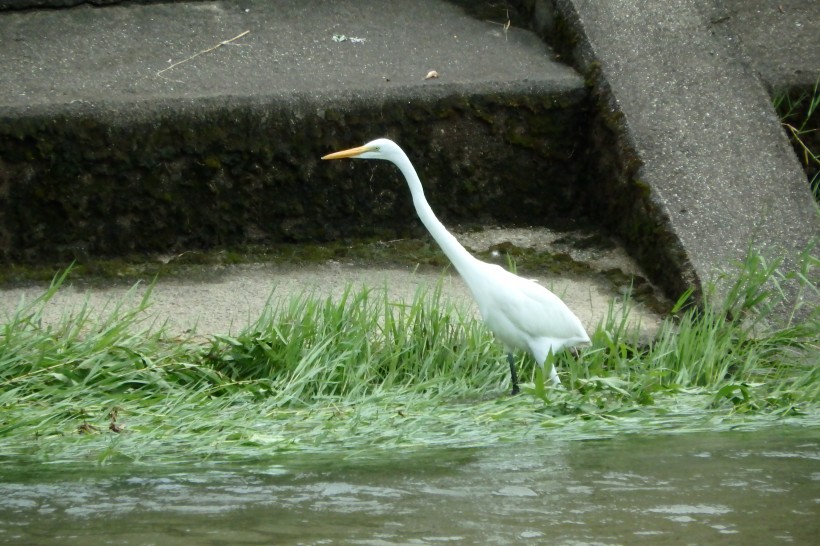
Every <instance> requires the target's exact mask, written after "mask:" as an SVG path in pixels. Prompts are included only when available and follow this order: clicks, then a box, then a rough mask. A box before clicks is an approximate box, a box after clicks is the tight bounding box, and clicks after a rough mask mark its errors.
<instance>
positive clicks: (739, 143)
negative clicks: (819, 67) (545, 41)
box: [535, 0, 820, 294]
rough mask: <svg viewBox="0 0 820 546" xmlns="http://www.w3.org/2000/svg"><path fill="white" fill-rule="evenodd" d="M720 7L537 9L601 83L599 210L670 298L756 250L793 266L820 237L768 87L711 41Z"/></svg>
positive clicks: (735, 53) (726, 46)
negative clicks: (750, 248)
mask: <svg viewBox="0 0 820 546" xmlns="http://www.w3.org/2000/svg"><path fill="white" fill-rule="evenodd" d="M734 4H735V5H736V6H737V7H739V6H740V5H741V4H739V3H734ZM749 4H757V6H758V7H760V6H764V5H765V6H769V7H770V6H771V4H772V2H765V1H758V2H744V3H743V6H744V9H747V10H748V9H750V8H749ZM815 6H816V4H815ZM719 7H720V6H714V5H711V4H709V3H703V2H699V1H695V0H675V1H673V2H645V1H637V0H635V1H625V2H617V3H615V2H584V1H581V0H555V1H554V2H550V1H546V0H544V1H541V2H536V8H535V13H536V17H537V19H538V20H539V21H540V23H541V27H542V28H541V30H542V32H544V33H546V34H553V35H554V36H559V38H560V40H561V41H562V43H565V44H570V45H571V47H567V48H566V53H568V54H570V55H571V56H572V58H573V59H574V61H575V63H576V65H577V66H579V67H580V68H581V70H582V71H583V72H585V73H586V74H587V77H588V79H590V81H592V82H594V88H595V93H596V97H597V99H596V100H597V102H598V106H597V110H598V112H599V117H598V120H597V122H596V129H595V134H594V139H595V146H596V147H597V149H598V150H601V151H602V152H603V156H602V158H601V161H600V162H599V163H598V164H597V168H598V171H597V172H598V176H597V177H593V179H594V178H597V179H598V180H599V181H600V188H601V191H600V192H587V194H588V195H589V196H590V198H591V203H592V205H591V206H593V207H598V208H600V209H601V210H605V211H608V212H607V213H604V214H603V218H604V219H606V221H608V222H613V223H612V224H611V225H612V226H613V227H614V228H615V229H616V230H617V232H618V233H620V234H621V235H622V236H623V237H624V238H625V239H626V240H627V242H628V243H629V244H630V245H631V247H632V249H633V252H634V253H635V255H636V256H637V257H638V258H639V261H640V262H641V263H642V264H643V265H644V267H646V268H647V269H648V271H649V272H650V275H651V277H652V278H653V279H655V280H656V281H658V282H660V283H662V284H663V286H664V287H665V288H666V289H667V291H668V292H669V293H672V294H674V293H680V292H681V291H682V290H683V289H684V288H686V287H687V286H695V287H702V286H703V285H704V284H705V283H706V282H708V281H712V280H716V278H717V274H718V273H719V271H720V270H721V269H723V268H725V267H727V266H728V264H730V263H732V262H733V261H736V260H742V259H743V258H744V256H745V255H746V252H747V250H748V248H749V245H750V244H753V245H754V246H755V247H756V248H758V249H761V250H762V251H763V252H764V254H766V255H769V256H771V257H782V256H784V255H785V256H786V257H787V264H786V267H787V268H788V267H794V266H795V263H796V261H797V259H798V256H799V254H800V253H801V251H803V250H805V249H806V248H808V246H809V245H810V244H811V243H812V241H814V240H815V239H816V237H817V234H818V233H820V217H819V216H818V213H817V205H816V203H815V201H814V199H813V197H812V194H811V192H810V191H809V187H808V184H807V183H806V179H805V175H804V173H803V171H802V169H801V168H800V165H799V164H798V162H797V159H796V157H795V155H794V153H793V151H792V149H791V147H790V146H789V144H788V141H787V139H786V137H785V134H784V132H783V130H782V128H781V127H780V123H779V120H778V119H777V116H776V114H775V112H774V110H773V107H772V104H771V98H770V96H769V94H768V93H767V90H766V86H765V85H764V84H763V83H762V82H761V80H760V79H759V78H758V74H757V71H756V70H755V69H754V68H753V67H752V65H750V64H749V62H748V58H747V57H746V56H745V55H743V54H742V53H741V52H739V50H738V48H737V47H736V45H735V44H733V43H732V42H731V40H727V36H726V35H725V34H722V33H718V32H716V31H715V30H714V28H715V26H716V25H719V24H721V22H722V21H721V20H720V18H718V19H716V20H713V18H714V17H715V13H716V11H715V10H716V9H718V8H719ZM814 11H818V9H817V8H816V7H815V9H814ZM721 17H722V16H721ZM730 18H731V17H730ZM814 20H817V19H816V18H815V19H814ZM735 30H736V31H737V29H735ZM814 41H816V34H815V38H814ZM812 43H813V42H812ZM802 47H804V48H811V43H810V44H802ZM801 51H805V50H801ZM817 51H818V49H814V52H815V57H814V60H813V61H811V62H812V63H815V64H816V63H817V57H816V52H817ZM618 211H620V212H621V213H622V214H621V215H620V216H619V215H618ZM720 286H721V287H723V288H725V286H723V285H720ZM792 289H793V287H792Z"/></svg>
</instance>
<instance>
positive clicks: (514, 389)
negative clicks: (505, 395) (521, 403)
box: [507, 353, 521, 396]
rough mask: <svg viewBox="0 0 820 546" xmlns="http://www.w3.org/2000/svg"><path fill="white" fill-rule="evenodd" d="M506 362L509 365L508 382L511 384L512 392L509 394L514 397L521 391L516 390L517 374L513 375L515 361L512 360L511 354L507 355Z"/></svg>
mask: <svg viewBox="0 0 820 546" xmlns="http://www.w3.org/2000/svg"><path fill="white" fill-rule="evenodd" d="M507 362H509V363H510V382H511V383H512V392H511V393H510V394H512V395H513V396H515V395H516V394H518V393H519V392H521V390H520V389H519V388H518V374H517V373H515V360H513V355H512V353H507Z"/></svg>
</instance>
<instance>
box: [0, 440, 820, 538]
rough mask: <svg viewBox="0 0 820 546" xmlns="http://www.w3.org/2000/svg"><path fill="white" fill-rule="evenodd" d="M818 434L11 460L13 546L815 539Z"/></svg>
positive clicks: (1, 497)
mask: <svg viewBox="0 0 820 546" xmlns="http://www.w3.org/2000/svg"><path fill="white" fill-rule="evenodd" d="M819 462H820V431H817V430H816V429H787V430H780V431H763V432H754V433H740V432H735V433H731V432H729V433H715V434H698V435H695V434H689V435H680V436H649V437H641V436H636V435H629V436H622V437H618V438H615V439H611V440H598V441H570V442H566V441H556V442H553V443H548V442H540V443H522V444H518V445H514V446H503V447H493V448H487V449H469V450H465V449H462V450H440V451H435V450H428V451H425V452H423V453H413V454H396V453H391V454H386V455H384V457H383V458H382V459H381V460H365V459H362V458H360V457H357V458H355V459H345V458H344V457H342V456H338V455H337V456H334V457H319V456H307V455H294V456H293V459H289V458H282V457H280V458H277V459H275V460H269V461H266V462H265V463H255V464H247V465H236V464H230V465H228V464H225V465H220V464H217V463H209V464H203V465H198V466H196V467H191V468H186V469H181V468H174V469H168V468H162V469H150V468H145V467H140V466H132V467H123V466H119V467H103V468H99V467H94V466H91V467H89V468H85V469H83V468H77V467H71V468H66V467H64V466H57V467H54V466H47V465H42V466H28V467H25V468H11V467H8V466H6V467H5V468H4V469H0V482H1V483H0V542H7V543H15V544H69V545H72V544H78V545H79V544H163V545H165V544H215V545H216V544H330V543H334V544H339V543H344V544H366V545H379V544H408V543H409V544H440V543H459V542H464V543H480V544H509V543H512V542H519V543H530V544H567V545H583V544H590V545H592V544H595V545H609V544H767V545H768V544H812V543H815V542H814V541H815V540H816V537H817V536H820V523H818V522H819V521H820V517H818V516H820V513H818V512H819V511H820V487H819V486H820V464H819Z"/></svg>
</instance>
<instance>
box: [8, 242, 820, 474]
mask: <svg viewBox="0 0 820 546" xmlns="http://www.w3.org/2000/svg"><path fill="white" fill-rule="evenodd" d="M811 260H812V258H811V257H810V254H809V253H808V252H807V253H806V256H805V260H804V262H805V264H806V265H805V267H804V269H803V270H801V271H797V272H793V273H791V274H790V276H791V277H793V278H794V279H797V280H802V281H803V283H802V284H803V289H804V290H806V291H810V292H811V293H812V294H813V295H814V296H816V295H817V287H816V286H815V285H813V284H811V283H810V282H809V281H808V279H809V273H810V269H809V268H810V267H813V266H816V262H812V261H811ZM776 266H777V264H770V263H767V262H766V261H765V260H764V259H763V258H761V257H760V256H759V255H756V254H752V255H751V256H750V258H749V260H748V261H747V262H746V263H745V264H743V266H742V267H741V268H740V269H739V270H738V271H737V272H736V273H734V275H735V277H736V282H735V283H734V285H733V289H732V290H730V292H729V294H728V296H727V297H726V298H725V300H724V301H722V302H719V303H718V304H707V305H705V306H703V307H700V308H696V307H694V306H691V305H686V304H687V303H688V301H687V299H686V298H682V299H681V301H680V302H679V305H677V306H676V308H675V310H674V313H673V315H672V316H670V317H669V318H668V319H667V320H666V321H665V323H664V325H663V327H662V329H661V331H660V333H659V334H658V336H657V338H656V339H655V340H654V341H653V342H652V343H650V344H648V345H646V344H644V345H641V344H640V343H639V342H638V335H637V332H636V331H632V330H631V329H630V328H629V327H628V326H627V320H626V318H627V315H628V306H627V310H626V311H623V312H621V311H616V309H619V308H620V306H616V305H614V304H613V306H612V308H611V310H610V313H609V317H608V318H607V319H606V320H605V321H604V322H603V323H602V324H601V325H599V327H598V328H597V329H596V330H595V331H594V332H593V335H592V344H591V346H589V347H585V348H582V349H581V350H580V352H579V354H578V355H577V356H576V355H573V354H571V353H565V354H562V355H560V356H559V362H558V369H559V373H561V375H562V377H563V380H564V385H565V388H564V389H551V388H549V387H546V386H545V385H544V382H543V378H542V377H541V374H540V370H537V369H535V367H534V365H533V362H532V361H531V359H529V357H526V358H524V357H522V358H521V360H520V361H519V366H520V367H521V371H522V375H523V377H525V378H527V377H529V378H531V381H530V382H529V383H528V384H526V385H524V394H523V395H521V396H517V397H511V396H509V395H508V394H507V393H508V390H509V384H508V382H509V378H508V371H507V368H506V366H505V360H504V355H503V354H502V351H501V348H500V347H499V346H498V345H496V344H495V343H494V342H493V341H492V339H491V337H490V335H489V334H488V333H487V332H486V331H485V329H484V327H483V325H482V324H481V323H480V322H479V321H477V320H475V319H474V318H473V313H472V311H471V310H470V309H461V308H458V307H455V306H454V305H452V304H451V303H448V302H447V301H445V300H443V299H442V298H441V294H440V292H439V291H438V290H436V289H432V290H430V291H420V292H419V293H418V294H417V295H416V297H415V299H414V300H413V301H411V302H406V303H397V302H392V301H390V300H388V299H387V297H386V295H385V293H386V291H385V290H379V289H363V290H358V291H356V290H353V289H348V290H347V291H346V292H345V293H344V295H343V297H341V298H338V299H333V300H331V299H322V298H317V297H314V296H312V295H310V294H303V295H300V296H298V297H294V298H291V299H286V300H283V301H278V300H276V298H275V297H272V300H271V304H270V305H269V306H268V307H267V309H266V311H265V312H264V313H263V315H262V316H261V317H259V319H258V321H257V322H256V323H255V324H253V325H252V326H250V327H249V328H247V329H246V330H245V331H243V332H241V333H239V334H237V335H235V336H216V337H213V338H210V339H208V340H207V341H202V340H201V339H200V340H197V339H194V338H175V337H173V336H172V335H170V334H169V333H168V332H167V331H166V330H165V329H163V328H162V327H161V326H160V327H157V326H156V325H154V324H153V323H151V322H146V321H147V319H146V312H145V311H146V310H147V309H148V308H149V306H150V290H149V291H148V293H147V294H146V296H145V298H144V299H143V300H142V302H141V303H140V304H139V305H137V306H135V307H131V308H127V307H123V306H116V307H114V308H112V309H111V310H110V312H109V313H108V315H106V316H104V317H102V318H92V315H91V313H90V311H89V309H87V308H84V309H81V310H80V311H78V312H76V313H74V314H73V315H71V316H65V317H63V318H62V320H60V321H58V322H57V323H56V324H48V323H47V322H45V321H44V319H43V311H44V309H45V308H46V307H47V306H48V305H49V302H50V300H51V298H52V297H53V296H54V294H55V293H56V292H57V291H58V290H59V289H60V286H61V284H62V283H63V282H64V280H65V278H66V275H67V274H68V273H67V272H65V273H62V274H60V275H59V276H58V277H56V278H55V280H54V281H53V283H52V285H51V287H50V288H49V289H48V290H47V291H46V292H45V293H43V294H42V296H40V297H39V298H38V299H36V300H35V301H31V302H28V303H23V304H21V305H20V307H19V308H18V309H17V311H16V313H15V314H14V316H12V317H10V319H9V320H8V321H7V322H6V324H5V325H4V326H3V327H2V330H0V460H2V459H7V460H8V459H14V460H17V461H20V460H34V461H43V462H61V461H73V462H76V461H89V462H94V463H99V462H111V461H117V460H125V461H143V462H146V463H152V464H154V463H163V462H178V461H190V460H202V459H204V458H214V459H218V460H225V459H235V458H241V459H248V458H260V457H267V456H271V455H274V454H281V453H288V452H310V451H319V452H325V453H328V452H329V453H334V452H338V453H339V454H340V455H343V456H353V455H361V456H367V455H368V454H374V453H378V452H381V451H382V450H392V449H402V450H408V449H415V448H426V447H429V446H487V445H492V444H495V443H498V442H513V441H520V440H522V439H527V438H535V437H540V436H545V437H554V438H578V437H590V436H592V437H600V436H602V435H604V436H605V435H608V434H616V433H618V434H622V433H629V432H646V431H663V432H675V431H680V430H702V429H708V430H715V429H721V428H731V427H738V426H757V425H759V424H768V423H771V422H772V421H774V422H784V421H786V420H797V421H798V422H804V423H806V424H812V425H816V424H818V422H820V419H818V417H820V412H818V400H820V396H819V395H820V367H818V366H817V364H818V363H817V361H816V360H817V357H816V355H817V354H820V350H818V349H820V347H818V339H819V338H820V334H819V332H820V327H819V326H818V313H817V310H810V311H811V312H809V313H807V314H806V313H803V314H800V313H798V315H795V316H801V317H803V318H801V319H800V320H799V321H797V320H795V319H794V318H792V320H788V321H786V322H785V323H782V322H781V323H780V325H779V326H771V325H768V326H766V327H764V326H763V325H764V324H766V323H767V321H768V319H770V318H771V316H772V315H771V313H772V312H773V311H774V310H775V309H777V308H778V305H781V304H782V299H783V298H782V294H781V293H780V291H779V288H778V287H779V280H780V279H781V277H782V276H781V275H780V274H779V273H778V270H777V267H776Z"/></svg>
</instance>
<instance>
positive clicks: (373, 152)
mask: <svg viewBox="0 0 820 546" xmlns="http://www.w3.org/2000/svg"><path fill="white" fill-rule="evenodd" d="M401 155H403V154H402V151H401V148H399V146H398V145H397V144H396V143H395V142H393V141H392V140H389V139H386V138H377V139H376V140H371V141H370V142H368V143H367V144H365V145H364V146H359V147H358V148H350V149H349V150H342V151H341V152H335V153H332V154H328V155H326V156H324V157H322V159H342V158H345V157H350V158H353V159H385V160H387V161H393V160H395V159H396V158H397V157H399V156H401Z"/></svg>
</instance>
